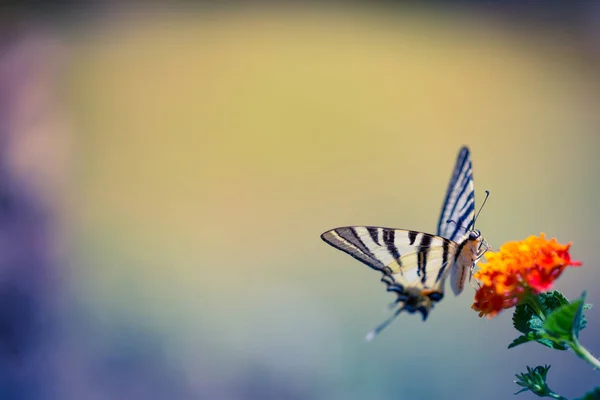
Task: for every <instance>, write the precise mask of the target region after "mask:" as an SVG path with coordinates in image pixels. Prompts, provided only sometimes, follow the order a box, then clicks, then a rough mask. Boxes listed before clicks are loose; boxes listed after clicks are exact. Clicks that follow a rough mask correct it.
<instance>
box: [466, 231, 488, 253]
mask: <svg viewBox="0 0 600 400" xmlns="http://www.w3.org/2000/svg"><path fill="white" fill-rule="evenodd" d="M468 240H469V241H470V242H471V243H472V245H473V248H474V249H477V251H476V253H475V254H476V259H477V260H479V259H480V258H481V257H482V256H483V255H484V254H485V252H486V251H488V250H489V248H490V246H489V245H488V243H487V241H486V240H485V238H484V237H483V235H481V232H480V231H479V229H473V230H472V231H470V232H469V237H468Z"/></svg>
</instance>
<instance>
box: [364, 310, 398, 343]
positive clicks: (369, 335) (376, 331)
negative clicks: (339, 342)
mask: <svg viewBox="0 0 600 400" xmlns="http://www.w3.org/2000/svg"><path fill="white" fill-rule="evenodd" d="M402 310H404V307H400V308H399V309H397V310H396V312H395V313H394V314H393V315H392V316H391V317H389V318H388V319H386V320H385V321H383V322H382V323H381V324H379V325H378V326H377V328H375V329H373V330H372V331H371V332H369V333H367V336H365V341H366V342H370V341H371V340H373V339H375V336H377V335H379V332H381V331H382V330H384V329H385V328H386V327H387V326H388V325H389V324H390V323H391V322H392V321H393V320H394V319H395V318H396V317H397V316H398V315H399V314H400V313H401V312H402Z"/></svg>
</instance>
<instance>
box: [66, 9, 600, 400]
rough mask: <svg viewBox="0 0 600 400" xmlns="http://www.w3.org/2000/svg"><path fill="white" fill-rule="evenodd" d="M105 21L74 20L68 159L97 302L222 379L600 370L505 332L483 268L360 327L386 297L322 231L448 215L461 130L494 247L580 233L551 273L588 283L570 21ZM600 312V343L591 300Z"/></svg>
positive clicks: (591, 110)
mask: <svg viewBox="0 0 600 400" xmlns="http://www.w3.org/2000/svg"><path fill="white" fill-rule="evenodd" d="M107 21H110V22H105V23H104V24H99V25H98V26H93V27H91V28H89V29H84V30H83V34H81V33H80V34H78V35H73V36H72V37H71V38H70V46H71V50H70V53H69V57H70V62H69V64H68V68H69V70H68V74H67V80H66V87H67V91H66V93H65V95H66V98H67V102H68V106H69V109H70V110H71V116H72V118H73V126H74V131H75V132H76V135H75V141H74V143H73V146H72V151H73V157H74V160H75V161H74V163H73V168H72V170H71V172H72V173H71V183H72V184H71V186H70V189H69V192H68V193H69V195H68V196H65V197H67V198H68V199H67V200H65V201H64V203H63V207H62V210H61V211H60V215H61V216H62V217H61V218H62V219H63V220H65V221H68V223H65V224H64V225H63V229H64V232H63V234H64V235H65V236H66V237H68V238H71V239H70V240H71V242H72V245H71V247H70V248H71V249H72V250H71V253H70V256H69V257H70V258H71V263H70V265H71V266H70V271H71V273H73V274H74V275H73V276H75V277H76V280H75V282H76V285H75V288H76V291H77V293H78V296H79V298H80V299H81V300H82V301H83V303H84V304H85V307H86V310H87V312H88V313H89V315H91V316H92V317H93V318H97V319H98V320H101V321H106V323H107V325H108V326H110V321H111V320H113V319H115V318H117V319H118V318H121V319H126V320H128V321H132V323H137V324H140V325H142V326H145V327H147V328H148V329H150V330H152V331H154V332H159V333H160V336H161V338H162V341H163V344H164V346H165V349H166V350H165V351H166V352H167V354H168V359H169V360H170V362H172V364H173V365H174V367H173V368H176V369H178V370H180V371H181V373H182V374H184V375H185V376H186V379H187V380H186V382H188V384H190V385H192V386H194V385H196V386H198V387H201V388H202V390H200V389H199V391H200V392H201V393H208V394H209V396H208V398H252V397H254V398H260V397H261V398H267V397H268V396H271V397H272V398H311V399H331V398H340V399H352V398H356V399H359V398H402V399H405V398H406V399H413V398H472V399H481V398H484V397H485V398H499V399H500V398H502V399H504V398H508V397H510V396H512V393H513V392H515V391H516V390H517V389H518V388H517V387H516V385H514V384H513V383H512V381H513V380H514V373H517V372H520V371H522V370H525V366H526V365H530V366H535V365H538V364H544V363H552V364H553V368H552V370H551V372H550V374H551V377H552V381H551V382H552V384H551V386H552V388H553V389H555V390H556V391H557V392H559V393H561V394H563V395H565V396H575V395H582V394H583V392H584V391H585V390H586V389H587V386H588V385H581V384H576V382H575V381H574V378H573V377H575V376H580V375H581V376H583V377H582V378H581V379H582V382H593V380H594V379H595V378H596V375H594V372H592V371H590V370H589V368H588V367H587V365H585V364H584V363H583V362H582V361H580V360H577V359H576V358H575V357H574V356H573V355H572V354H568V353H559V352H553V351H551V350H549V349H546V348H542V347H541V346H539V345H535V344H527V345H524V346H522V347H520V348H517V349H513V350H507V349H506V346H507V345H508V344H509V343H510V342H511V341H512V340H513V339H514V338H515V337H516V336H517V332H516V331H515V330H514V329H513V328H512V326H511V319H510V318H511V313H510V312H505V313H503V314H501V316H499V317H498V318H496V319H494V320H485V319H480V318H479V317H478V316H477V314H476V313H475V312H473V311H472V310H471V309H470V306H471V304H472V296H473V290H472V289H471V288H470V287H469V286H467V287H466V289H465V292H464V293H463V295H462V296H460V297H457V298H455V297H454V296H452V295H451V294H450V291H448V292H447V296H446V298H445V299H444V301H443V302H441V303H440V304H439V305H438V306H436V308H435V309H434V311H433V312H432V314H431V315H430V318H429V320H428V321H427V322H426V323H423V322H421V319H420V318H419V317H418V316H411V315H402V316H401V317H400V318H398V320H397V321H395V322H394V323H393V324H392V325H391V326H390V327H389V328H388V329H386V330H385V331H384V332H383V333H382V334H381V336H380V337H378V338H377V340H375V341H374V342H373V343H370V344H365V343H364V342H363V341H362V339H363V337H364V335H365V333H366V332H368V331H369V330H370V329H372V328H373V327H374V326H375V325H376V324H378V323H379V322H381V321H382V320H383V319H384V318H385V317H386V316H387V312H385V311H384V306H385V305H386V304H387V303H388V302H389V301H391V300H393V298H392V296H391V295H389V294H387V293H385V291H384V285H383V284H381V283H380V282H379V278H380V276H379V274H377V273H375V272H373V271H371V270H369V269H368V268H366V267H365V266H364V265H362V264H361V263H359V262H357V261H356V260H354V259H352V258H351V257H348V256H347V255H345V254H343V253H341V252H339V251H337V250H335V249H333V248H331V247H330V246H328V245H327V244H325V243H324V242H322V241H321V240H320V238H319V235H320V234H321V233H322V232H323V231H325V230H328V229H330V228H334V227H337V226H343V225H381V226H389V227H396V228H407V229H415V230H422V231H425V232H432V233H433V232H434V231H435V226H436V223H437V219H438V215H439V209H440V207H441V203H442V200H443V196H444V191H445V189H446V185H447V182H448V179H449V177H450V174H451V171H452V167H453V165H454V161H455V157H456V154H457V152H458V150H459V148H460V146H462V145H468V146H469V147H470V149H471V151H472V157H473V166H474V177H475V187H476V198H477V206H478V205H480V204H481V200H482V199H483V193H484V190H486V189H487V190H490V191H491V196H490V198H489V200H488V203H487V205H486V207H485V208H484V209H483V212H482V213H481V217H480V220H478V223H477V225H478V228H479V229H481V230H482V232H483V234H484V235H485V236H486V238H487V240H488V241H489V243H490V244H491V245H492V247H494V248H498V247H499V246H500V245H501V244H502V243H504V242H505V241H508V240H519V239H522V238H525V237H526V236H528V235H530V234H539V233H540V232H541V231H543V232H546V233H547V234H548V235H549V236H557V237H558V239H559V241H561V242H568V241H573V243H574V245H573V247H572V256H573V258H574V259H578V260H582V261H583V264H584V265H583V267H582V268H580V269H571V270H567V271H566V272H565V273H564V276H563V277H561V278H560V279H559V280H558V282H557V288H558V289H560V290H562V291H563V292H564V293H565V294H566V295H567V296H568V297H570V298H573V297H575V296H579V295H580V293H581V291H582V290H585V289H587V290H589V298H588V300H589V301H590V302H592V303H594V302H597V299H598V298H600V297H599V296H600V291H598V288H597V287H596V286H597V285H596V284H595V283H596V282H597V281H598V278H599V277H600V274H599V272H598V270H597V268H596V257H595V256H596V250H597V244H596V242H597V233H596V230H597V226H598V220H599V218H600V217H599V213H598V212H597V204H598V200H599V195H600V192H599V190H598V169H599V167H600V162H599V160H598V156H597V151H598V149H599V148H600V147H599V139H598V126H600V125H599V122H600V121H599V119H600V116H599V115H598V112H597V105H598V104H599V103H598V100H600V99H599V98H598V93H599V92H598V90H597V84H598V79H597V76H596V75H594V71H593V69H592V68H588V66H586V65H585V64H584V63H581V62H580V60H579V59H578V58H577V57H576V56H574V55H573V54H572V52H571V49H570V44H569V42H567V41H565V40H564V39H562V38H561V37H560V36H559V35H557V34H553V32H551V31H544V32H542V33H540V32H536V31H535V30H532V31H527V30H525V31H521V32H511V31H508V30H506V29H502V27H501V26H499V25H494V24H493V23H486V21H485V20H482V19H478V18H477V17H476V16H475V15H473V16H468V15H463V16H459V15H445V14H441V13H440V14H434V13H432V12H417V11H406V10H405V11H402V12H400V11H398V10H395V9H379V10H375V9H368V10H366V9H359V8H357V9H350V10H346V11H341V10H338V9H335V8H331V9H326V8H308V7H307V8H290V9H284V8H282V9H280V10H273V9H270V10H267V9H261V10H258V9H247V10H236V11H224V10H221V11H208V12H202V13H200V12H191V13H183V12H182V13H175V12H172V13H168V12H165V11H160V12H148V13H136V14H132V15H129V16H128V18H122V19H113V20H110V19H107ZM589 319H590V323H589V325H588V328H587V329H586V330H585V331H583V333H582V341H583V343H584V344H586V345H588V346H589V348H590V349H591V351H592V352H596V353H597V352H598V351H600V341H599V340H598V339H597V335H596V334H595V333H594V332H595V331H596V332H597V331H598V329H600V323H599V322H598V321H600V315H599V314H598V311H597V309H596V308H594V309H592V310H590V312H589ZM596 374H597V372H596ZM253 393H254V394H253ZM522 396H523V397H524V398H525V397H526V396H527V395H522Z"/></svg>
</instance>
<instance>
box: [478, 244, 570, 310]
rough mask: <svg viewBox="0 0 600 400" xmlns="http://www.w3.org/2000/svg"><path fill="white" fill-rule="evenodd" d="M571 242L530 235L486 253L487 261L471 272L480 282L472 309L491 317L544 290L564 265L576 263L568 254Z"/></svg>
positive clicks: (548, 287)
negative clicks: (559, 241)
mask: <svg viewBox="0 0 600 400" xmlns="http://www.w3.org/2000/svg"><path fill="white" fill-rule="evenodd" d="M570 246H571V243H569V244H566V245H563V244H560V243H558V242H557V241H556V239H551V240H546V238H545V235H544V234H543V233H542V234H540V237H537V236H530V237H528V238H527V239H525V240H523V241H519V242H508V243H505V244H504V245H502V247H500V251H498V252H487V253H486V254H485V257H486V259H487V263H484V264H481V265H480V268H481V269H480V270H479V271H478V272H477V273H476V274H475V275H474V277H475V279H477V280H478V281H479V282H480V287H479V290H477V292H476V293H475V302H474V303H473V306H472V308H473V309H474V310H475V311H479V316H480V317H481V316H483V315H486V316H488V317H493V316H495V315H497V314H498V313H499V312H500V311H502V310H503V309H506V308H511V307H514V306H516V305H517V304H518V303H519V302H520V301H521V300H522V299H523V298H524V297H525V296H527V295H529V294H533V295H536V294H538V293H540V292H545V291H547V290H549V289H550V288H551V287H552V283H553V282H554V280H555V279H556V278H558V277H559V276H560V274H562V272H563V270H564V269H565V268H566V267H567V266H579V265H581V263H580V262H579V261H572V260H571V256H570V255H569V247H570Z"/></svg>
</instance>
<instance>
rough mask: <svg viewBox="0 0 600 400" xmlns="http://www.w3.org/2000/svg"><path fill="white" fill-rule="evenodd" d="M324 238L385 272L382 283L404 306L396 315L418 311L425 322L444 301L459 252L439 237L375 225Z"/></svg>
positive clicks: (350, 228) (343, 230)
mask: <svg viewBox="0 0 600 400" xmlns="http://www.w3.org/2000/svg"><path fill="white" fill-rule="evenodd" d="M321 238H322V239H323V240H324V241H325V242H327V243H328V244H330V245H332V246H333V247H335V248H337V249H340V250H342V251H343V252H345V253H348V254H349V255H351V256H352V257H354V258H356V259H357V260H359V261H362V262H363V263H365V264H366V265H368V266H369V267H371V268H373V269H375V270H378V271H380V272H381V273H383V278H382V279H381V280H382V281H383V282H384V283H385V284H386V285H387V289H388V291H390V292H395V293H396V294H397V295H398V299H397V301H396V303H401V304H400V305H401V307H400V308H399V309H398V311H397V313H399V312H400V311H402V310H407V311H408V312H411V313H414V312H416V311H419V312H421V314H422V315H423V319H425V318H427V315H428V313H429V311H430V309H431V308H432V307H433V304H434V302H437V301H440V300H441V299H442V297H443V295H444V282H445V279H446V277H447V276H448V273H449V272H450V267H451V265H452V264H453V261H454V256H455V254H456V251H457V244H456V243H455V242H453V241H451V240H448V239H444V238H442V237H439V236H435V235H430V234H427V233H422V232H415V231H410V230H402V229H391V228H381V227H373V226H347V227H341V228H336V229H332V230H330V231H327V232H325V233H323V234H322V235H321ZM396 315H397V314H396Z"/></svg>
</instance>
